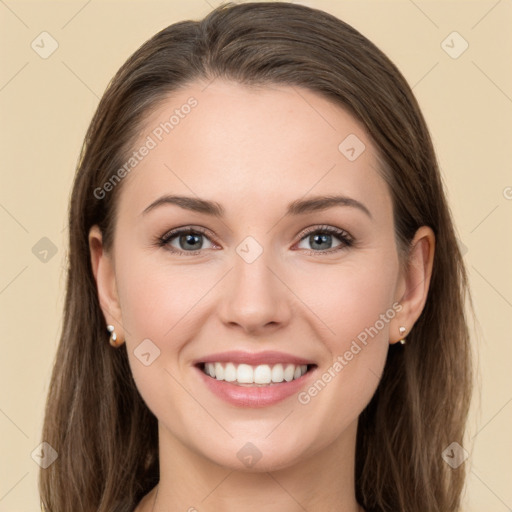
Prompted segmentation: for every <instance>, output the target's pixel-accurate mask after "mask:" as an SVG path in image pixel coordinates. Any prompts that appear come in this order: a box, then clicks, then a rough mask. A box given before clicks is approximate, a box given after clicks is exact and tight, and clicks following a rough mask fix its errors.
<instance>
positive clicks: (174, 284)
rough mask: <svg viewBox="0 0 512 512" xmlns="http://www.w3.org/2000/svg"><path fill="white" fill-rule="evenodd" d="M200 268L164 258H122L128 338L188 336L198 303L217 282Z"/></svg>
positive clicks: (121, 292)
mask: <svg viewBox="0 0 512 512" xmlns="http://www.w3.org/2000/svg"><path fill="white" fill-rule="evenodd" d="M198 269H199V267H197V266H194V265H191V266H185V265H182V266H180V265H176V264H172V263H167V262H165V259H164V258H147V257H146V258H144V257H139V258H137V257H136V256H134V255H132V256H130V257H129V258H120V261H119V265H118V268H117V270H116V274H117V277H118V283H119V284H118V293H119V300H120V304H121V310H122V315H123V326H124V327H125V328H126V331H127V339H128V340H129V341H131V343H132V344H134V343H137V342H138V341H139V342H140V341H141V340H142V339H145V338H150V339H153V338H154V339H155V340H159V341H160V342H163V341H164V340H165V342H166V343H168V342H172V340H173V339H176V336H174V334H175V333H176V332H178V331H179V332H180V333H181V334H180V337H183V336H185V337H186V332H185V333H184V332H183V331H184V329H185V331H186V328H187V326H191V325H192V323H193V316H194V315H193V311H194V306H195V305H196V304H197V303H198V302H199V301H200V300H201V298H202V297H203V296H204V295H205V293H207V291H208V289H209V288H211V287H212V286H213V285H214V284H215V279H214V277H215V276H212V275H209V274H208V272H207V271H205V272H199V271H198Z"/></svg>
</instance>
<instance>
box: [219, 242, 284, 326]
mask: <svg viewBox="0 0 512 512" xmlns="http://www.w3.org/2000/svg"><path fill="white" fill-rule="evenodd" d="M224 281H225V282H224V284H223V287H222V290H221V294H222V296H221V298H220V306H219V308H218V310H217V311H218V314H219V315H220V318H221V320H222V322H223V323H224V325H226V326H228V327H229V328H236V327H238V328H239V329H241V330H242V331H243V332H245V333H247V334H252V335H259V334H261V335H268V334H270V333H271V332H274V331H276V330H278V329H282V328H283V327H284V326H286V325H287V324H288V323H289V322H290V318H291V312H292V304H291V301H292V299H293V294H292V293H291V292H290V290H289V289H288V288H287V286H286V285H285V282H286V279H284V276H282V275H280V272H279V270H278V265H276V264H275V262H271V261H269V260H268V258H267V255H266V252H265V251H264V252H263V253H262V254H261V255H260V256H259V257H258V258H257V259H256V260H255V261H252V262H251V263H248V262H247V261H245V260H244V259H243V258H241V257H240V256H239V255H238V254H235V255H234V267H233V269H232V270H231V272H229V274H228V276H226V280H224Z"/></svg>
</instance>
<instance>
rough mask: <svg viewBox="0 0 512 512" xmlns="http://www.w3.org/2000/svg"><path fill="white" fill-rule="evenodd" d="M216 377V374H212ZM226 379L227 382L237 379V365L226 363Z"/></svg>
mask: <svg viewBox="0 0 512 512" xmlns="http://www.w3.org/2000/svg"><path fill="white" fill-rule="evenodd" d="M212 377H215V375H212ZM224 380H226V381H227V382H233V381H235V380H236V366H235V365H234V364H233V363H228V364H226V367H225V368H224Z"/></svg>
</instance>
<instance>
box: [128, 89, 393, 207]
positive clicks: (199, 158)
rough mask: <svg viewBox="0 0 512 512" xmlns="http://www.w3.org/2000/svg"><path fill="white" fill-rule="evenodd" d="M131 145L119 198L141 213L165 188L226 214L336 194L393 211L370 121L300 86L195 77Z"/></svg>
mask: <svg viewBox="0 0 512 512" xmlns="http://www.w3.org/2000/svg"><path fill="white" fill-rule="evenodd" d="M143 146H146V147H147V148H149V149H147V150H144V151H142V148H143ZM133 149H134V151H136V152H138V153H139V155H138V157H137V158H138V160H137V162H136V166H133V167H132V170H130V172H129V173H128V174H127V177H126V178H125V180H126V183H124V184H123V189H124V190H123V193H122V196H124V198H122V199H121V202H122V203H123V202H124V203H126V202H129V204H130V205H131V206H132V207H134V208H137V209H138V210H139V211H142V209H143V208H144V206H147V204H149V203H150V202H151V201H153V200H154V199H155V198H156V197H158V196H159V195H161V194H164V193H180V194H186V195H196V196H199V197H201V198H207V199H215V200H217V201H219V202H222V203H223V204H226V210H227V211H228V213H229V210H230V206H231V207H232V209H233V213H235V209H239V210H240V209H244V208H245V210H247V206H248V205H249V204H250V205H251V206H252V207H253V208H260V209H261V208H266V209H268V208H271V206H272V205H276V207H278V206H277V205H282V204H283V203H285V204H288V203H289V202H291V201H293V200H295V199H297V198H300V197H304V196H306V195H321V194H334V193H339V194H344V195H348V196H351V197H354V198H356V199H362V198H370V199H371V209H372V210H375V211H376V212H377V213H379V212H380V214H382V215H383V214H384V213H386V212H387V213H389V212H390V209H391V203H390V197H389V194H388V192H387V187H386V184H385V182H384V181H383V179H382V178H381V176H380V175H379V172H378V170H377V169H378V166H377V160H376V155H375V148H374V146H373V144H372V142H371V141H370V139H369V137H368V135H367V133H366V131H365V129H364V127H363V126H362V124H361V123H359V122H358V121H357V120H356V119H355V118H354V117H353V116H352V115H351V114H349V113H348V111H347V110H346V109H344V108H343V107H341V106H339V105H337V104H335V103H333V102H331V101H329V100H328V99H326V98H325V97H323V96H321V95H319V94H317V93H315V92H312V91H310V90H307V89H304V88H300V87H295V86H293V87H292V86H276V85H265V86H264V87H247V86H244V85H240V84H237V83H233V82H229V81H223V80H220V79H216V80H214V81H213V82H212V83H210V84H208V83H204V82H201V83H199V82H198V83H195V84H191V85H189V86H187V87H185V88H183V89H181V90H179V91H176V92H173V93H172V94H171V95H169V96H168V97H167V98H166V99H165V100H164V101H162V102H161V103H160V105H159V106H158V107H157V108H156V109H155V110H154V111H153V112H151V113H150V114H149V115H148V116H147V118H146V120H145V123H144V126H143V127H142V130H141V136H140V137H139V140H138V141H137V142H136V144H135V145H134V148H133ZM139 150H141V151H139ZM142 152H143V153H144V154H145V156H142V157H141V155H140V153H142ZM134 163H135V162H134ZM236 214H237V215H238V214H239V212H238V211H237V212H236Z"/></svg>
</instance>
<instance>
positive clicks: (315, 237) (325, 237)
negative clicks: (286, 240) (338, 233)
mask: <svg viewBox="0 0 512 512" xmlns="http://www.w3.org/2000/svg"><path fill="white" fill-rule="evenodd" d="M312 238H313V244H312V245H314V244H316V243H318V244H320V245H321V244H322V243H325V244H327V245H328V244H329V242H330V238H331V235H327V234H324V235H313V236H312ZM318 240H319V241H318ZM317 241H318V242H317ZM319 249H329V247H319Z"/></svg>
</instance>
